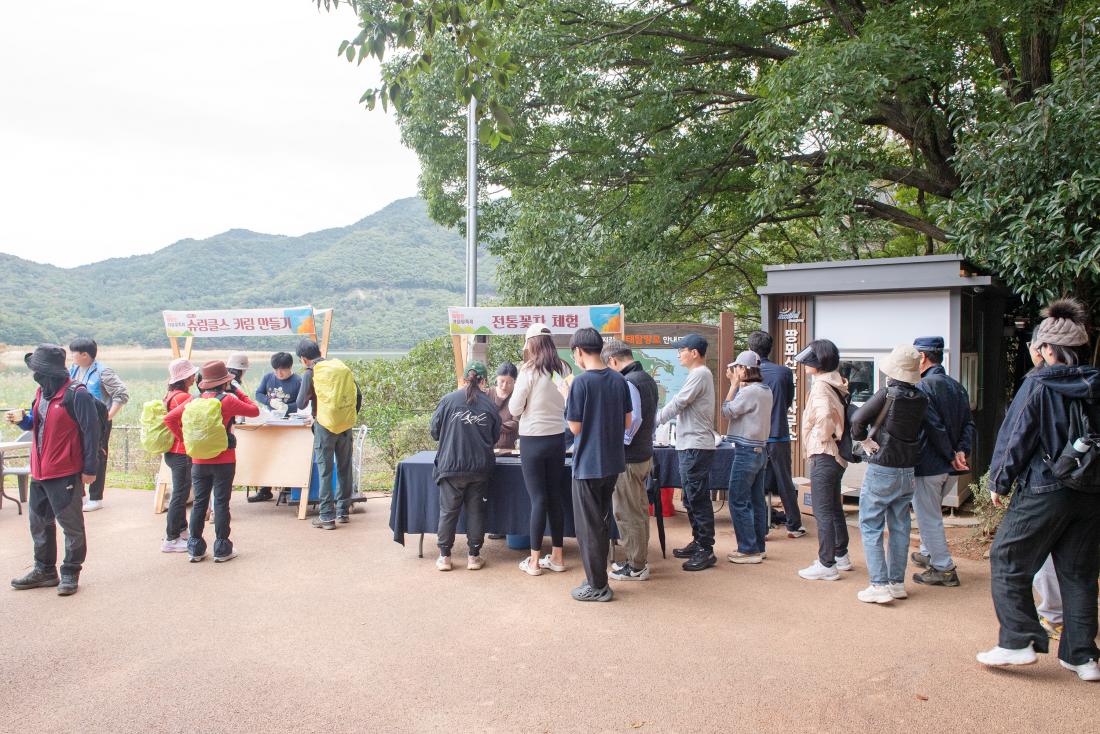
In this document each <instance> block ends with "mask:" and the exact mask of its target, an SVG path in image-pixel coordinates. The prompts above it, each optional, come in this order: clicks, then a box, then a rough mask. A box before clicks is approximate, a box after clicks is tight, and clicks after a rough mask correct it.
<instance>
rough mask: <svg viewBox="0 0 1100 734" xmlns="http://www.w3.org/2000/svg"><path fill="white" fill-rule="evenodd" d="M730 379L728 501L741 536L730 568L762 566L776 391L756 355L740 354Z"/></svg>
mask: <svg viewBox="0 0 1100 734" xmlns="http://www.w3.org/2000/svg"><path fill="white" fill-rule="evenodd" d="M726 374H727V376H728V377H729V380H730V390H729V393H728V394H727V395H726V399H725V401H724V402H723V403H722V416H723V417H724V418H726V419H728V420H729V422H730V423H729V428H728V429H727V431H726V439H725V442H726V443H729V444H732V445H733V447H734V451H735V452H736V453H734V455H733V467H732V468H731V469H730V481H729V501H730V518H731V519H732V520H733V531H734V533H735V534H736V536H737V550H735V551H734V552H733V553H730V554H729V555H727V556H726V559H727V560H728V561H729V562H730V563H760V562H761V561H763V560H764V558H765V554H764V537H765V536H766V535H767V534H768V511H767V507H766V506H765V503H764V472H763V471H762V470H763V469H764V465H765V464H766V463H767V460H768V455H767V452H766V451H765V448H766V444H767V442H768V434H769V432H770V431H771V416H772V391H771V390H770V389H769V388H768V386H767V385H765V384H764V383H763V382H762V381H761V380H762V378H761V376H760V357H759V356H758V355H757V354H756V352H750V351H745V352H741V353H740V354H739V355H737V359H736V361H734V362H733V364H731V365H730V366H729V367H728V368H727V370H726Z"/></svg>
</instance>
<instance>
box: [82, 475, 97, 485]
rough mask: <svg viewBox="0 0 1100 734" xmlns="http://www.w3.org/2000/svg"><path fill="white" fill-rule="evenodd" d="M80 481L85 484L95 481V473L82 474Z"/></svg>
mask: <svg viewBox="0 0 1100 734" xmlns="http://www.w3.org/2000/svg"><path fill="white" fill-rule="evenodd" d="M80 481H81V482H83V483H84V484H91V483H92V482H94V481H95V474H81V475H80Z"/></svg>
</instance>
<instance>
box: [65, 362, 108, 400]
mask: <svg viewBox="0 0 1100 734" xmlns="http://www.w3.org/2000/svg"><path fill="white" fill-rule="evenodd" d="M79 369H80V368H79V367H77V366H76V365H75V364H72V365H69V379H70V380H75V379H76V373H77V371H78V370H79ZM83 382H84V386H85V387H86V388H88V392H90V393H91V394H92V397H94V398H95V399H96V400H98V401H99V402H101V403H106V402H108V400H107V398H106V396H105V395H104V394H103V381H102V379H101V378H100V376H99V362H92V366H91V367H89V368H88V371H87V372H85V373H84V380H83Z"/></svg>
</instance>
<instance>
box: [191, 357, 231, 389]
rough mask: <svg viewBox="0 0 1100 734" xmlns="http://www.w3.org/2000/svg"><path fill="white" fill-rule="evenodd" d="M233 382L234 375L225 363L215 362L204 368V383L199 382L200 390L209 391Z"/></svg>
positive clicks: (208, 363)
mask: <svg viewBox="0 0 1100 734" xmlns="http://www.w3.org/2000/svg"><path fill="white" fill-rule="evenodd" d="M232 380H233V375H231V374H229V370H227V369H226V368H225V362H222V361H221V360H218V359H216V360H214V361H213V362H207V363H206V364H204V365H203V366H202V381H201V382H199V389H200V390H209V389H210V388H212V387H217V386H218V385H224V384H225V383H227V382H231V381H232Z"/></svg>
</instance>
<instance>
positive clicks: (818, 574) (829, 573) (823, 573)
mask: <svg viewBox="0 0 1100 734" xmlns="http://www.w3.org/2000/svg"><path fill="white" fill-rule="evenodd" d="M798 575H799V576H801V577H802V578H804V579H806V580H808V581H836V580H837V579H839V578H840V571H837V570H836V566H825V565H823V564H822V563H821V561H814V562H813V565H811V566H807V567H806V568H804V569H802V570H801V571H799V572H798Z"/></svg>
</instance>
